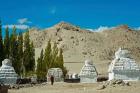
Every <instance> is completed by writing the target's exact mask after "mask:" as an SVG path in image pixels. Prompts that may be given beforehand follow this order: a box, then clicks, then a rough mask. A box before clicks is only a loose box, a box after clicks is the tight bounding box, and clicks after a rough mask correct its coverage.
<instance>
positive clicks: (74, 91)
mask: <svg viewBox="0 0 140 93" xmlns="http://www.w3.org/2000/svg"><path fill="white" fill-rule="evenodd" d="M101 84H102V83H94V84H86V83H84V84H83V83H55V84H54V85H53V86H52V85H50V84H47V85H41V86H34V87H28V88H21V89H18V90H16V89H15V90H14V89H12V90H9V92H8V93H139V91H140V82H137V83H136V82H131V85H130V86H110V87H107V88H105V89H102V90H98V87H99V85H101Z"/></svg>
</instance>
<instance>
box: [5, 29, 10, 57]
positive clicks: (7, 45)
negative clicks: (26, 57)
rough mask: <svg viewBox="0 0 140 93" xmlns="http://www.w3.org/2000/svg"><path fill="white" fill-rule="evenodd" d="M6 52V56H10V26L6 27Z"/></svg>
mask: <svg viewBox="0 0 140 93" xmlns="http://www.w3.org/2000/svg"><path fill="white" fill-rule="evenodd" d="M4 53H5V57H6V58H9V53H10V39H9V28H8V27H6V29H5V38H4Z"/></svg>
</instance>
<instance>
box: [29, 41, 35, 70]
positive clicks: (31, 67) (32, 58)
mask: <svg viewBox="0 0 140 93" xmlns="http://www.w3.org/2000/svg"><path fill="white" fill-rule="evenodd" d="M29 53H30V61H29V62H30V63H29V67H30V71H34V68H35V49H34V44H33V42H31V43H30V51H29Z"/></svg>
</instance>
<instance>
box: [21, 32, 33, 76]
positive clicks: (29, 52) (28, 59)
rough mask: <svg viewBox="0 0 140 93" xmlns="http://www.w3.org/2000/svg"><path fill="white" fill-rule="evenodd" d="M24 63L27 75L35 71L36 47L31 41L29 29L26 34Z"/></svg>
mask: <svg viewBox="0 0 140 93" xmlns="http://www.w3.org/2000/svg"><path fill="white" fill-rule="evenodd" d="M23 65H24V67H25V75H27V74H29V73H30V72H32V71H34V67H35V49H34V46H33V43H30V38H29V31H27V32H26V33H25V36H24V53H23Z"/></svg>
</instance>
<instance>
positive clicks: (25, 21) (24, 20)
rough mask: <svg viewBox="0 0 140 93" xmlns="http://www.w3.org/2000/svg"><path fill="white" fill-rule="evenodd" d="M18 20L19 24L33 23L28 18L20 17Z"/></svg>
mask: <svg viewBox="0 0 140 93" xmlns="http://www.w3.org/2000/svg"><path fill="white" fill-rule="evenodd" d="M17 22H18V23H19V24H26V23H32V22H31V21H29V20H28V18H21V19H18V20H17Z"/></svg>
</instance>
